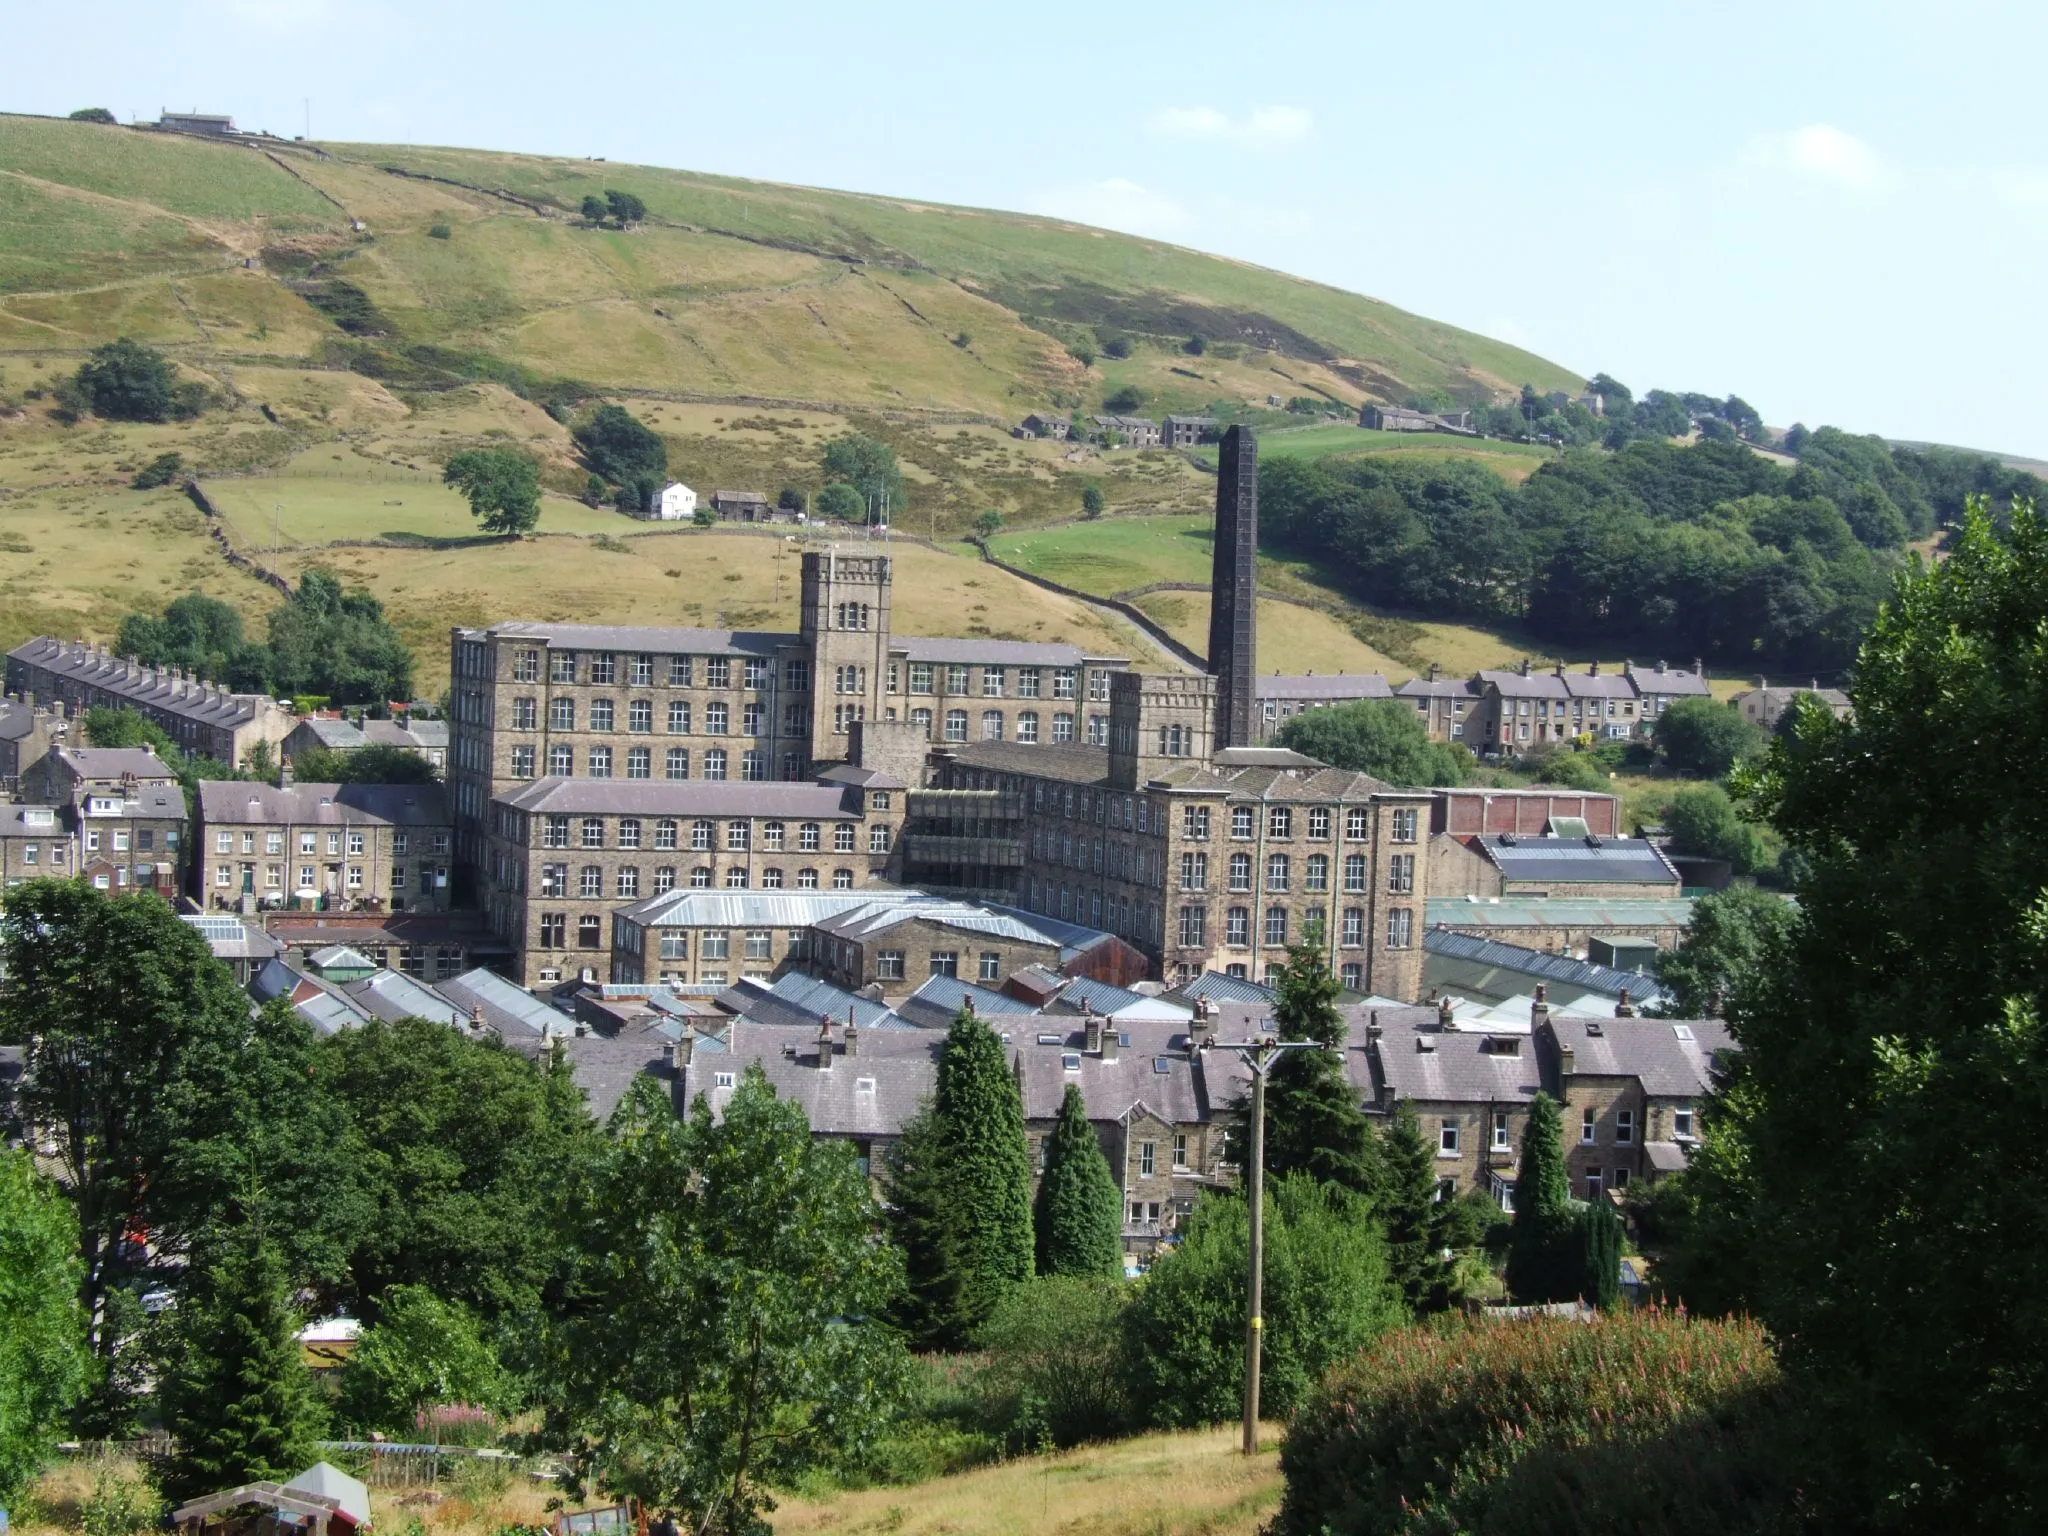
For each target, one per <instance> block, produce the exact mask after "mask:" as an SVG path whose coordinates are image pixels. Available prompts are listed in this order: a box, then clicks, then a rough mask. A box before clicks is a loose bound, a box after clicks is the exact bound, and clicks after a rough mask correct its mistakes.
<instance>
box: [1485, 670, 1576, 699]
mask: <svg viewBox="0 0 2048 1536" xmlns="http://www.w3.org/2000/svg"><path fill="white" fill-rule="evenodd" d="M1473 681H1475V682H1477V683H1480V684H1482V685H1485V684H1491V685H1492V686H1493V687H1495V688H1497V689H1499V690H1500V694H1501V697H1503V698H1508V699H1562V698H1567V697H1569V695H1568V694H1567V693H1566V692H1565V686H1564V679H1563V678H1561V677H1559V676H1557V674H1555V673H1554V672H1531V673H1530V674H1529V675H1528V676H1527V677H1524V676H1523V675H1522V674H1521V672H1520V670H1519V669H1510V670H1508V671H1505V672H1494V671H1487V670H1484V669H1482V670H1481V671H1480V672H1479V673H1478V674H1477V675H1476V676H1475V677H1474V679H1473Z"/></svg>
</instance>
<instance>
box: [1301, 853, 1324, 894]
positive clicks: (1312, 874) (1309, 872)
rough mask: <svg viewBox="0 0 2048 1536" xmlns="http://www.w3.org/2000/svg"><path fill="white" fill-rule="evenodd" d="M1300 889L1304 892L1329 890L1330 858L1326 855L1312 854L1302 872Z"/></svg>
mask: <svg viewBox="0 0 2048 1536" xmlns="http://www.w3.org/2000/svg"><path fill="white" fill-rule="evenodd" d="M1301 888H1302V889H1303V890H1305V891H1327V890H1328V889H1329V888H1330V856H1329V855H1328V854H1327V853H1312V854H1310V855H1309V856H1308V864H1307V866H1306V867H1305V868H1304V869H1303V871H1302V876H1301Z"/></svg>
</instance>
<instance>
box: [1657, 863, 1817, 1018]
mask: <svg viewBox="0 0 2048 1536" xmlns="http://www.w3.org/2000/svg"><path fill="white" fill-rule="evenodd" d="M1798 920H1799V914H1798V910H1797V909H1796V908H1795V907H1793V905H1792V904H1791V903H1790V902H1788V901H1786V900H1785V899H1784V898H1783V897H1781V896H1773V895H1772V894H1770V892H1768V891H1760V890H1758V889H1757V888H1756V887H1755V886H1753V885H1731V886H1729V887H1728V889H1726V890H1725V891H1712V892H1710V893H1708V894H1707V895H1705V896H1702V897H1700V898H1699V899H1698V900H1697V901H1695V902H1694V903H1693V904H1692V917H1691V918H1690V920H1688V921H1687V923H1686V925H1685V934H1684V936H1683V937H1681V938H1680V939H1679V941H1678V948H1677V949H1676V950H1674V951H1673V952H1672V953H1670V954H1668V955H1666V956H1664V957H1663V959H1662V961H1661V962H1660V963H1659V964H1658V966H1657V981H1658V984H1659V985H1661V986H1662V987H1663V988H1664V990H1665V992H1666V993H1668V994H1669V996H1670V999H1671V1001H1670V1003H1669V1004H1668V1005H1667V1006H1666V1008H1665V1010H1664V1011H1665V1012H1666V1013H1668V1014H1670V1015H1671V1017H1673V1018H1676V1019H1704V1018H1716V1017H1719V1016H1720V1015H1721V1013H1722V1011H1723V1010H1724V1009H1725V1008H1726V1007H1727V1006H1728V1002H1729V999H1731V998H1732V997H1734V996H1735V992H1736V988H1737V987H1738V986H1739V985H1741V984H1743V983H1746V982H1748V981H1750V980H1751V979H1754V978H1761V977H1763V976H1765V975H1767V974H1768V973H1769V972H1770V971H1772V970H1773V969H1775V968H1777V967H1778V966H1780V965H1782V964H1783V963H1784V961H1785V956H1786V952H1787V950H1788V949H1789V947H1790V945H1791V942H1792V936H1793V931H1794V929H1795V927H1796V926H1797V923H1798Z"/></svg>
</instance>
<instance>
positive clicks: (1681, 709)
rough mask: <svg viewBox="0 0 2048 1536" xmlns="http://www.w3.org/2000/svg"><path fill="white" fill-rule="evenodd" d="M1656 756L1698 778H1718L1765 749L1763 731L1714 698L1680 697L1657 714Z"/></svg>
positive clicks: (1676, 768)
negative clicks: (1661, 712)
mask: <svg viewBox="0 0 2048 1536" xmlns="http://www.w3.org/2000/svg"><path fill="white" fill-rule="evenodd" d="M1652 734H1653V736H1654V739H1655V740H1656V743H1657V755H1658V756H1659V757H1661V758H1662V759H1663V760H1664V761H1665V762H1666V763H1667V764H1669V765H1670V767H1671V768H1672V769H1673V770H1674V771H1676V772H1678V773H1682V774H1685V775H1686V776H1687V777H1689V778H1695V779H1718V778H1722V777H1724V776H1725V775H1727V774H1728V772H1729V771H1730V770H1731V769H1733V768H1734V767H1735V765H1736V764H1737V763H1740V762H1741V761H1743V759H1745V758H1748V757H1752V756H1754V755H1755V754H1756V753H1758V752H1760V751H1762V750H1763V745H1764V733H1763V732H1762V731H1760V730H1758V729H1757V728H1756V727H1755V726H1754V725H1752V724H1751V723H1750V722H1749V721H1747V720H1745V719H1743V718H1742V716H1741V715H1740V714H1738V713H1736V711H1735V710H1733V709H1731V708H1730V707H1729V706H1728V705H1726V704H1723V703H1721V702H1719V701H1718V700H1715V699H1701V698H1690V699H1680V700H1679V701H1678V702H1677V703H1676V704H1673V705H1671V706H1670V708H1668V709H1666V710H1665V711H1664V713H1663V714H1661V715H1659V716H1658V717H1657V724H1656V726H1655V728H1654V730H1653V732H1652Z"/></svg>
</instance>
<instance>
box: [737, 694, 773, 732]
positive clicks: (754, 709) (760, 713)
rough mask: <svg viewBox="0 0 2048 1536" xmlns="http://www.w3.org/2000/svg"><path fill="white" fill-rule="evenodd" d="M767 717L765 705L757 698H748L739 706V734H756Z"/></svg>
mask: <svg viewBox="0 0 2048 1536" xmlns="http://www.w3.org/2000/svg"><path fill="white" fill-rule="evenodd" d="M767 718H768V712H767V707H766V706H765V705H763V704H762V703H761V702H760V700H758V699H749V700H748V701H747V702H746V703H745V704H742V705H741V706H740V734H741V735H743V736H758V735H760V734H761V731H762V728H763V726H764V725H765V724H766V722H767Z"/></svg>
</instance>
